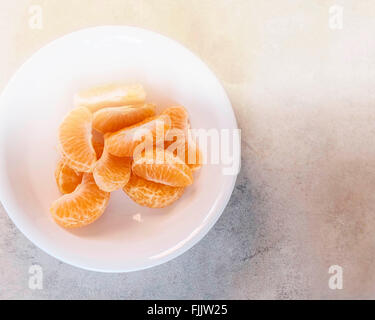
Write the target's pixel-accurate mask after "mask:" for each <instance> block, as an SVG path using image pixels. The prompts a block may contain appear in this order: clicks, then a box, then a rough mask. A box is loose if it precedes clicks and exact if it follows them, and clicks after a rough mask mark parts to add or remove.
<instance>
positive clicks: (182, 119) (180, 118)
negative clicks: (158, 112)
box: [162, 106, 189, 131]
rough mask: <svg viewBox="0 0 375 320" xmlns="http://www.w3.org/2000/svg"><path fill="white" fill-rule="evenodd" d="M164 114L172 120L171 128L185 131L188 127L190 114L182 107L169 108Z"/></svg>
mask: <svg viewBox="0 0 375 320" xmlns="http://www.w3.org/2000/svg"><path fill="white" fill-rule="evenodd" d="M162 114H165V115H168V116H169V117H170V119H171V128H172V129H180V130H183V131H185V130H186V129H187V127H188V119H189V114H188V113H187V111H186V109H185V108H184V107H182V106H176V107H169V108H167V109H165V110H164V111H163V112H162Z"/></svg>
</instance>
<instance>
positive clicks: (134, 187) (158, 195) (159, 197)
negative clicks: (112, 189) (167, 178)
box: [123, 174, 185, 208]
mask: <svg viewBox="0 0 375 320" xmlns="http://www.w3.org/2000/svg"><path fill="white" fill-rule="evenodd" d="M184 189H185V188H184V187H171V186H167V185H165V184H161V183H156V182H152V181H148V180H145V179H143V178H140V177H137V176H136V175H134V174H133V175H132V176H131V177H130V180H129V182H128V183H127V184H126V185H125V187H124V189H123V190H124V192H125V193H126V194H127V195H128V196H129V197H130V198H131V199H132V200H133V201H135V202H136V203H138V204H139V205H141V206H146V207H149V208H164V207H166V206H169V205H170V204H172V203H173V202H175V201H176V200H177V199H179V198H180V197H181V196H182V194H183V193H184Z"/></svg>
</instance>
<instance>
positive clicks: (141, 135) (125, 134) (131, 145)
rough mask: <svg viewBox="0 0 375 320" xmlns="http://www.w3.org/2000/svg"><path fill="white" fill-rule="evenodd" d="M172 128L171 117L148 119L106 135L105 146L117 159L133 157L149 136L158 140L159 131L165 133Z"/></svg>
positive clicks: (161, 116)
mask: <svg viewBox="0 0 375 320" xmlns="http://www.w3.org/2000/svg"><path fill="white" fill-rule="evenodd" d="M169 128H170V120H169V117H167V116H165V115H160V116H155V117H151V118H147V119H145V120H143V121H142V122H140V123H137V124H135V125H133V126H130V127H127V128H124V129H121V130H119V131H117V132H114V133H110V134H107V135H106V138H105V144H106V147H107V150H108V152H109V153H110V154H112V155H114V156H117V157H133V152H134V149H135V148H136V147H137V146H138V145H139V144H141V143H142V142H143V141H145V139H146V138H147V134H149V135H150V136H151V138H152V139H153V140H155V138H157V131H158V130H159V129H161V131H163V136H162V137H161V139H164V136H165V132H167V130H168V129H169Z"/></svg>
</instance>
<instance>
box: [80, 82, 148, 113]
mask: <svg viewBox="0 0 375 320" xmlns="http://www.w3.org/2000/svg"><path fill="white" fill-rule="evenodd" d="M145 98H146V93H145V90H144V89H143V87H142V86H141V85H139V84H135V85H127V84H121V83H115V84H106V85H100V86H96V87H93V88H90V89H88V90H84V91H81V92H79V93H78V94H76V96H75V97H74V104H75V106H77V107H80V106H83V107H87V108H88V109H89V110H90V111H91V112H95V111H97V110H99V109H102V108H108V107H119V106H125V105H129V104H137V103H143V102H144V101H145Z"/></svg>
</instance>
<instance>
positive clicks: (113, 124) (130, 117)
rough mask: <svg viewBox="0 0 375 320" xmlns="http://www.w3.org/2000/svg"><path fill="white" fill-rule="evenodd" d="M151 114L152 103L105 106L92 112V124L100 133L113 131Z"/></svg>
mask: <svg viewBox="0 0 375 320" xmlns="http://www.w3.org/2000/svg"><path fill="white" fill-rule="evenodd" d="M153 115H155V106H154V105H153V104H145V105H142V106H124V107H112V108H105V109H101V110H99V111H97V112H95V113H94V119H93V123H92V126H93V128H94V129H96V130H98V131H100V132H102V133H106V132H115V131H118V130H120V129H122V128H125V127H128V126H131V125H133V124H136V123H137V122H140V121H143V120H144V119H146V118H149V117H152V116H153Z"/></svg>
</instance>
